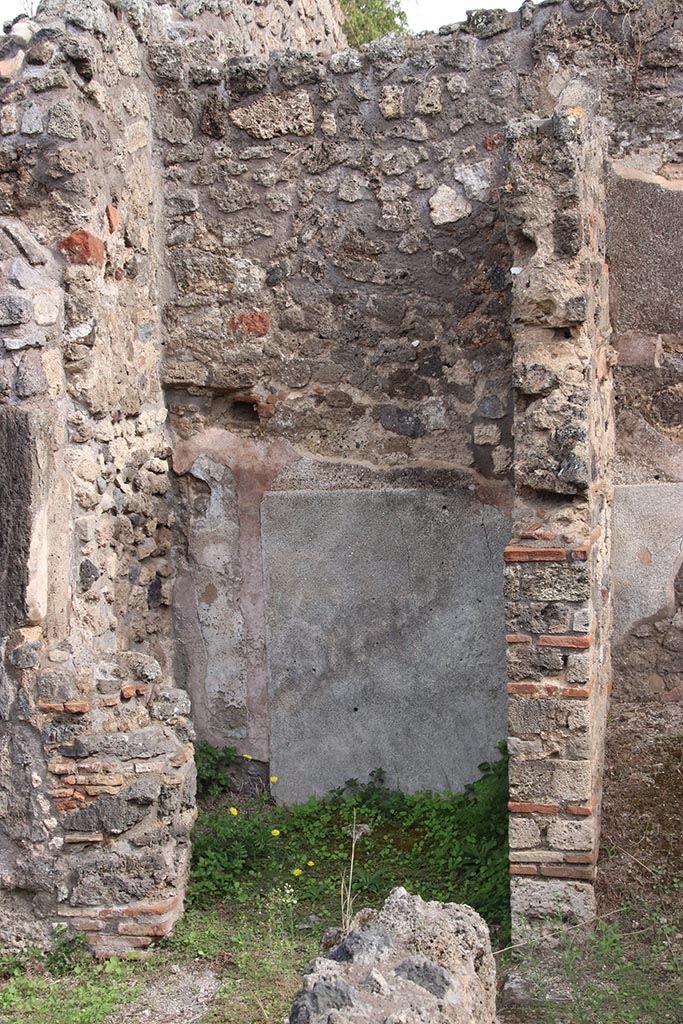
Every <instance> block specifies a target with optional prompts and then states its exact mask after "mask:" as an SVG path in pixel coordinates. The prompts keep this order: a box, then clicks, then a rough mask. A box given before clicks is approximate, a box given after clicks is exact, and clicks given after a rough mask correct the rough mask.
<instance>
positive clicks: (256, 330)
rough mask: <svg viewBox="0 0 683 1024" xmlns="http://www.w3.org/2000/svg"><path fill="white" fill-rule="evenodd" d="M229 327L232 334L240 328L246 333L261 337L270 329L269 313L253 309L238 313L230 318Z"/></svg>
mask: <svg viewBox="0 0 683 1024" xmlns="http://www.w3.org/2000/svg"><path fill="white" fill-rule="evenodd" d="M230 329H231V331H232V333H233V334H237V332H238V331H239V330H240V329H241V330H242V332H243V333H244V334H246V335H249V334H253V335H255V336H256V337H257V338H263V337H265V335H266V334H268V332H269V331H270V313H267V312H265V310H262V311H261V312H258V311H257V310H253V311H252V312H250V313H238V314H237V316H233V317H231V318H230Z"/></svg>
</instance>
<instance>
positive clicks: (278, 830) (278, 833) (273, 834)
mask: <svg viewBox="0 0 683 1024" xmlns="http://www.w3.org/2000/svg"><path fill="white" fill-rule="evenodd" d="M270 834H271V836H275V837H276V838H277V836H279V835H280V829H279V828H274V829H273V830H272V831H271V833H270Z"/></svg>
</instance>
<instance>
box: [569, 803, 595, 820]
mask: <svg viewBox="0 0 683 1024" xmlns="http://www.w3.org/2000/svg"><path fill="white" fill-rule="evenodd" d="M565 811H566V812H567V814H573V815H574V817H576V818H590V816H591V814H592V813H593V801H592V800H591V802H590V803H589V804H567V806H566V807H565Z"/></svg>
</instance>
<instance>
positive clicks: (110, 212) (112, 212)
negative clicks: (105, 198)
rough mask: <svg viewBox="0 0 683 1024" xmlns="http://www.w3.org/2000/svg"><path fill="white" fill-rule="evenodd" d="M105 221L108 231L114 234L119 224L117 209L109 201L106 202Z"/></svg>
mask: <svg viewBox="0 0 683 1024" xmlns="http://www.w3.org/2000/svg"><path fill="white" fill-rule="evenodd" d="M106 213H107V222H108V224H109V233H110V234H111V235H113V234H114V232H115V231H116V229H117V227H118V226H119V211H118V210H117V209H116V207H115V206H112V204H111V203H107V209H106Z"/></svg>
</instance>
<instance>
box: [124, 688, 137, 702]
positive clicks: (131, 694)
mask: <svg viewBox="0 0 683 1024" xmlns="http://www.w3.org/2000/svg"><path fill="white" fill-rule="evenodd" d="M135 692H136V687H135V686H122V687H121V697H122V698H123V700H130V698H131V697H134V696H135Z"/></svg>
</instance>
